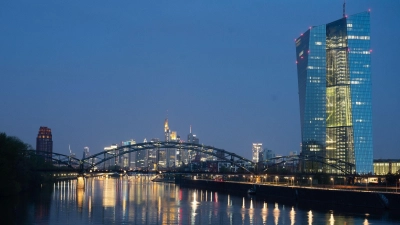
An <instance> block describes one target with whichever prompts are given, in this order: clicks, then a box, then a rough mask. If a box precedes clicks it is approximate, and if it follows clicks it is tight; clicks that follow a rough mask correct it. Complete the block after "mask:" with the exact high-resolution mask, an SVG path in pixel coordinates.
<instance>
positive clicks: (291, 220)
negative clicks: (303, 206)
mask: <svg viewBox="0 0 400 225" xmlns="http://www.w3.org/2000/svg"><path fill="white" fill-rule="evenodd" d="M295 216H296V212H295V211H294V207H292V210H290V224H291V225H294V223H295V222H296V219H295Z"/></svg>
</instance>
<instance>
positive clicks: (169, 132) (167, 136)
mask: <svg viewBox="0 0 400 225" xmlns="http://www.w3.org/2000/svg"><path fill="white" fill-rule="evenodd" d="M170 135H171V131H170V130H169V126H168V118H165V120H164V137H165V141H170Z"/></svg>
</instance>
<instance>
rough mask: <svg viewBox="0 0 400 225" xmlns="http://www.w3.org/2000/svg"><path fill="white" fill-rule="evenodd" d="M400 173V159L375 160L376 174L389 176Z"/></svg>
mask: <svg viewBox="0 0 400 225" xmlns="http://www.w3.org/2000/svg"><path fill="white" fill-rule="evenodd" d="M389 173H391V174H399V173H400V159H375V160H374V174H375V175H387V174H389Z"/></svg>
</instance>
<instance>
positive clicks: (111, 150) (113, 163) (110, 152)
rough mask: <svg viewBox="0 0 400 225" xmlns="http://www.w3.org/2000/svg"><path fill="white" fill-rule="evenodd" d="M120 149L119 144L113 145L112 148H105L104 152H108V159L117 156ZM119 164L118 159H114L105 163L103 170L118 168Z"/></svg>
mask: <svg viewBox="0 0 400 225" xmlns="http://www.w3.org/2000/svg"><path fill="white" fill-rule="evenodd" d="M117 148H118V145H117V144H112V145H111V146H107V147H104V151H106V153H107V154H106V157H110V156H112V155H116V152H115V150H116V149H117ZM117 163H118V160H117V158H115V157H114V158H112V159H110V160H107V161H105V162H104V163H103V169H109V168H110V167H111V166H116V165H117Z"/></svg>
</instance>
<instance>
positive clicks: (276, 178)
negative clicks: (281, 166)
mask: <svg viewBox="0 0 400 225" xmlns="http://www.w3.org/2000/svg"><path fill="white" fill-rule="evenodd" d="M278 179H279V177H278V176H275V180H276V185H278Z"/></svg>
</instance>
